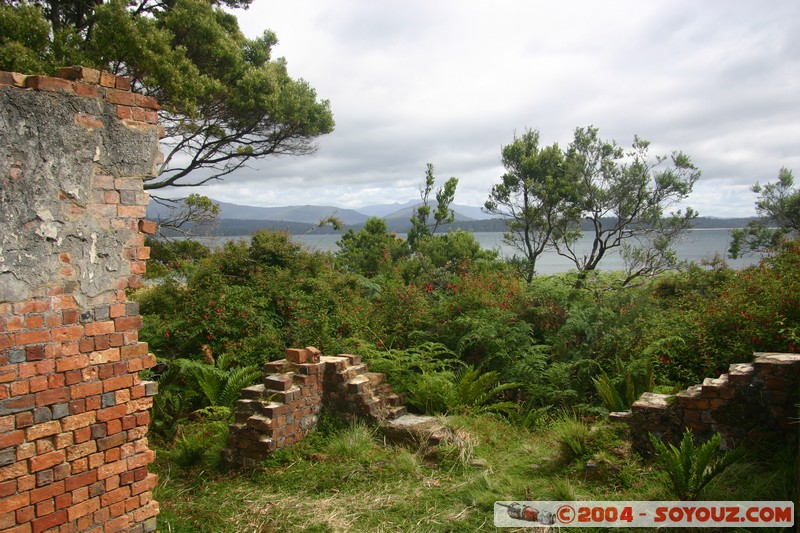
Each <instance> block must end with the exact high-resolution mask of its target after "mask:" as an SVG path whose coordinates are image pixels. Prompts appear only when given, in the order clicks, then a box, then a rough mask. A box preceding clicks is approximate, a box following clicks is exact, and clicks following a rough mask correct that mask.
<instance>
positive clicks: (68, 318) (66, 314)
mask: <svg viewBox="0 0 800 533" xmlns="http://www.w3.org/2000/svg"><path fill="white" fill-rule="evenodd" d="M79 318H80V313H78V310H77V309H63V310H62V311H61V322H62V323H63V324H65V325H66V324H77V323H78V319H79Z"/></svg>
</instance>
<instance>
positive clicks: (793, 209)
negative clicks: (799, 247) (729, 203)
mask: <svg viewBox="0 0 800 533" xmlns="http://www.w3.org/2000/svg"><path fill="white" fill-rule="evenodd" d="M750 190H751V191H753V192H754V193H756V194H758V195H759V196H758V200H756V213H757V214H758V216H759V218H758V219H756V220H752V221H750V222H748V224H747V226H745V227H744V228H741V229H736V230H734V231H733V233H732V234H731V236H732V239H731V244H730V248H729V249H728V254H729V255H730V256H731V257H732V258H734V259H736V258H737V257H740V256H742V255H744V254H746V253H756V252H765V251H767V250H769V249H770V248H772V247H774V246H775V245H776V244H778V243H779V242H780V241H782V240H783V239H785V238H787V237H789V238H791V237H797V236H798V235H800V190H798V189H795V188H794V176H793V175H792V171H791V170H789V169H788V168H781V170H780V172H778V181H776V182H775V183H767V184H766V185H761V184H759V183H756V184H755V185H753V186H752V187H750Z"/></svg>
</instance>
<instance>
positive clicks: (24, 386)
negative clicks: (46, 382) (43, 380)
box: [0, 380, 31, 396]
mask: <svg viewBox="0 0 800 533" xmlns="http://www.w3.org/2000/svg"><path fill="white" fill-rule="evenodd" d="M0 390H2V389H0ZM9 392H10V393H11V396H22V395H25V394H29V393H30V392H31V383H30V381H28V380H24V381H15V382H14V383H12V384H11V385H9Z"/></svg>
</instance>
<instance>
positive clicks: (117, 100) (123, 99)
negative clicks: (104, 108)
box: [106, 89, 136, 106]
mask: <svg viewBox="0 0 800 533" xmlns="http://www.w3.org/2000/svg"><path fill="white" fill-rule="evenodd" d="M106 102H109V103H111V104H121V105H127V106H135V105H136V98H135V97H134V95H133V93H131V92H130V91H120V90H118V89H109V90H107V91H106Z"/></svg>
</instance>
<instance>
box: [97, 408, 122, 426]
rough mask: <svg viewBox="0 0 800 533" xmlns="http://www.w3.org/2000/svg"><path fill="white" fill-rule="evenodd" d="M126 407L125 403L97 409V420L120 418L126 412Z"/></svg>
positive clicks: (104, 420)
mask: <svg viewBox="0 0 800 533" xmlns="http://www.w3.org/2000/svg"><path fill="white" fill-rule="evenodd" d="M127 409H128V408H127V406H125V405H115V406H114V407H108V408H106V409H101V410H99V411H97V420H98V421H99V422H108V421H109V420H114V419H115V418H122V417H123V416H125V415H126V414H127Z"/></svg>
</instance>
